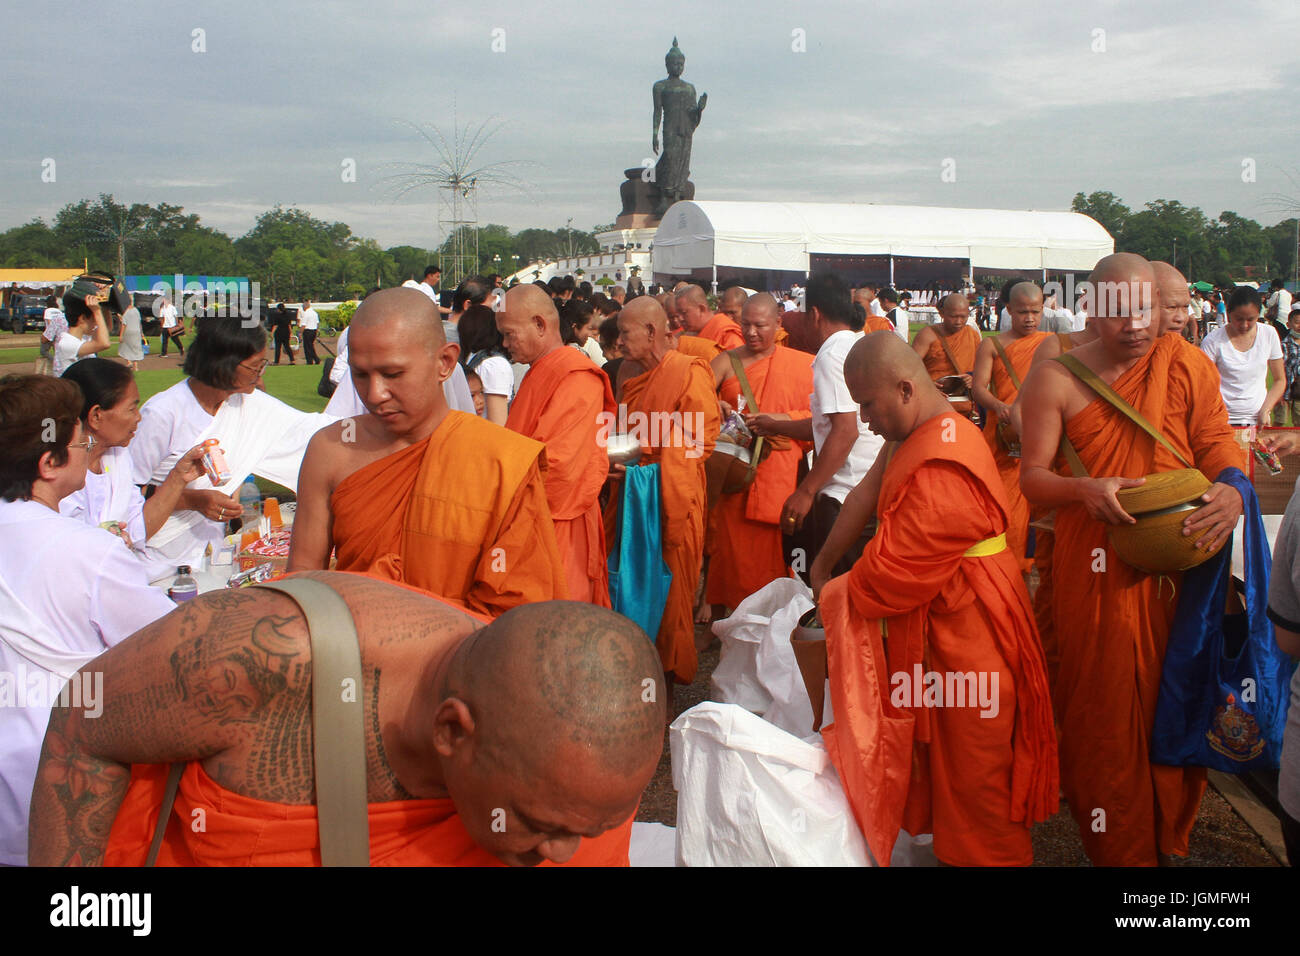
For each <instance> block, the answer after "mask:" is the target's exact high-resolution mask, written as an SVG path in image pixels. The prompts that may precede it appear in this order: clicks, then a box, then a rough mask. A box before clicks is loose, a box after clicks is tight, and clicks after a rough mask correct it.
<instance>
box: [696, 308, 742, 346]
mask: <svg viewBox="0 0 1300 956" xmlns="http://www.w3.org/2000/svg"><path fill="white" fill-rule="evenodd" d="M700 338H702V339H712V340H713V341H715V342H717V343H718V347H719V348H720V349H722V351H724V352H726V351H729V350H731V349H738V348H740V347H741V346H742V345H744V344H745V336H743V335H742V334H741V332H740V326H739V325H737V324H736V320H735V319H733V318H732V317H731V316H729V315H727V313H725V312H719V313H718V314H717V315H715V316H714V317H713V318H711V319H709V321H708V322H707V323H706V324H705V326H704V328H702V329H700Z"/></svg>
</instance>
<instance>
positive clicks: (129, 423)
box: [59, 358, 203, 556]
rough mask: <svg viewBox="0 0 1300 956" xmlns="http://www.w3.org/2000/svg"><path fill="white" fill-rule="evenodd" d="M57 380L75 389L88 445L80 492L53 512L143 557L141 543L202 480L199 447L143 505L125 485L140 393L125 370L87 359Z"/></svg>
mask: <svg viewBox="0 0 1300 956" xmlns="http://www.w3.org/2000/svg"><path fill="white" fill-rule="evenodd" d="M63 378H65V379H67V380H69V381H72V382H76V384H77V385H78V387H80V389H81V398H82V401H81V427H82V429H83V431H84V432H85V433H86V434H87V435H89V436H90V438H91V440H92V441H93V445H92V447H91V449H90V458H89V460H88V461H87V463H86V484H85V487H83V488H81V489H80V490H78V491H74V492H73V493H72V494H70V495H68V497H66V498H64V499H63V500H62V501H60V502H59V511H60V512H61V513H62V514H65V515H67V516H68V517H70V518H77V519H78V520H80V521H84V522H85V523H86V524H88V525H92V526H94V527H99V528H106V529H107V530H109V531H111V532H113V533H114V534H116V535H117V536H118V537H120V538H121V539H122V540H123V541H125V542H126V545H127V547H128V548H131V549H132V550H134V551H136V552H137V553H139V554H140V555H141V556H143V554H144V545H145V541H147V540H148V539H149V538H150V537H151V536H152V535H153V534H154V533H155V532H156V531H157V530H158V529H159V528H161V527H162V526H163V522H164V521H166V520H167V519H168V518H169V517H170V516H171V513H172V512H173V511H175V510H176V509H177V508H178V507H181V502H182V500H183V498H184V493H185V486H186V485H187V484H188V483H189V482H191V481H194V480H195V479H196V478H198V477H199V476H200V475H202V474H203V466H202V465H201V464H200V462H199V459H200V458H201V457H202V455H203V446H202V445H195V446H194V447H193V448H191V449H190V450H189V451H188V452H186V453H185V454H184V455H182V456H181V458H180V459H179V460H177V462H176V464H175V465H173V466H172V469H171V471H170V472H169V473H168V475H167V478H166V479H165V480H164V481H163V482H162V483H161V484H160V485H158V486H157V490H156V491H155V492H154V494H153V496H152V497H151V498H149V500H148V501H146V500H145V498H144V495H143V494H141V493H140V488H139V487H138V486H137V485H136V484H135V483H134V482H133V481H132V480H131V456H130V454H129V453H128V452H127V450H126V446H127V445H129V444H130V443H131V439H132V438H133V437H134V436H135V430H136V426H137V425H139V424H140V389H139V388H138V387H137V386H136V384H135V376H134V375H133V374H132V373H131V370H130V369H129V368H128V367H127V366H125V365H119V364H117V363H116V362H111V361H109V360H108V359H101V358H88V359H82V360H81V361H80V362H78V363H77V364H76V365H73V366H71V367H70V368H69V369H68V370H67V371H66V372H64V373H63Z"/></svg>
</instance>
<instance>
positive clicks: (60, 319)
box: [36, 296, 68, 375]
mask: <svg viewBox="0 0 1300 956" xmlns="http://www.w3.org/2000/svg"><path fill="white" fill-rule="evenodd" d="M45 305H46V308H45V313H44V315H43V318H44V320H45V328H44V330H43V331H42V332H41V354H40V356H39V357H38V358H37V359H36V374H37V375H53V374H54V343H55V342H57V341H58V338H59V336H60V335H62V334H63V333H64V332H66V331H67V330H68V320H67V319H66V318H65V317H64V315H63V310H62V309H60V308H59V300H58V299H56V298H55V297H54V296H50V297H49V299H47V300H46V303H45Z"/></svg>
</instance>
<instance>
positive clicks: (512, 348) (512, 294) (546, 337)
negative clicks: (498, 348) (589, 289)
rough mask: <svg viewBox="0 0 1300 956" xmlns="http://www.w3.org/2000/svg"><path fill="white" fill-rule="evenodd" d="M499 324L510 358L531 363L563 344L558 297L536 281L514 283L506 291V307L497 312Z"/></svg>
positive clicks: (522, 363)
mask: <svg viewBox="0 0 1300 956" xmlns="http://www.w3.org/2000/svg"><path fill="white" fill-rule="evenodd" d="M496 324H497V331H499V332H500V333H501V338H502V341H503V343H504V344H505V347H506V351H508V352H509V353H510V358H511V360H512V361H515V362H518V363H520V364H521V365H532V364H533V363H534V362H536V361H537V360H538V359H539V358H541V357H542V356H543V355H546V354H547V353H548V352H551V351H553V350H555V349H558V348H560V347H561V346H563V345H564V339H563V337H562V336H561V335H560V314H559V312H557V311H556V309H555V300H554V299H552V298H551V296H550V294H549V293H548V292H547V291H546V290H544V289H541V288H538V287H537V286H534V285H519V286H515V287H514V288H513V289H511V290H510V291H508V292H507V293H506V307H505V311H503V312H499V313H497V315H496Z"/></svg>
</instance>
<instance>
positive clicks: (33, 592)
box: [0, 375, 175, 866]
mask: <svg viewBox="0 0 1300 956" xmlns="http://www.w3.org/2000/svg"><path fill="white" fill-rule="evenodd" d="M80 410H81V395H80V393H79V392H78V390H77V387H76V386H75V385H74V384H73V383H72V382H69V381H65V380H61V379H56V378H50V377H49V376H44V375H27V376H10V377H8V378H5V379H2V380H0V673H4V674H5V675H6V677H7V678H8V679H9V681H10V684H9V690H10V692H13V691H15V690H16V693H15V694H14V696H13V697H12V698H11V699H7V700H5V705H4V706H0V741H3V745H2V746H0V865H4V866H23V865H25V864H26V862H27V839H28V832H27V831H28V815H29V811H30V803H31V793H32V787H33V785H34V784H35V780H36V769H37V765H38V762H39V759H40V754H41V745H42V741H43V740H44V738H45V729H46V726H47V725H48V724H49V723H50V720H51V713H52V712H53V711H54V710H55V708H58V709H59V710H60V711H62V710H64V709H66V708H69V707H75V708H78V709H81V710H82V711H83V712H84V713H85V715H86V716H88V717H95V716H98V713H97V712H96V711H97V708H102V702H103V691H104V687H103V681H102V679H101V680H99V681H98V683H97V682H96V681H95V674H94V672H93V669H90V670H87V671H84V672H81V673H78V671H79V669H80V668H82V667H83V666H84V665H86V664H87V663H89V662H90V661H92V660H94V658H96V657H97V656H99V655H100V654H101V653H102V652H103V651H105V650H107V649H108V648H110V647H112V646H113V645H115V644H117V643H119V642H121V641H122V640H124V639H125V638H127V637H129V636H130V635H131V634H133V633H134V632H136V631H137V630H139V629H140V628H142V627H144V626H146V625H147V624H149V623H151V622H153V621H155V620H157V619H158V618H160V617H162V616H163V615H165V614H167V613H168V612H169V611H171V610H172V609H173V608H174V607H175V605H173V604H172V602H171V601H170V600H169V599H168V598H167V595H166V594H165V593H164V592H163V591H162V590H160V589H157V588H151V587H149V586H148V583H147V581H146V580H145V574H144V569H143V568H142V567H141V565H140V563H139V562H138V561H136V560H135V559H134V558H133V557H132V556H131V554H130V552H129V551H127V550H126V549H125V548H123V547H122V545H121V543H120V542H119V541H118V540H117V539H116V538H114V537H113V536H112V535H110V534H109V533H108V532H106V531H103V530H101V529H99V528H91V527H87V526H86V525H84V524H82V523H81V522H79V521H76V520H74V519H72V518H67V517H64V516H63V515H61V514H59V510H58V509H59V502H60V501H61V500H62V499H64V498H65V497H66V496H67V495H69V494H71V493H72V492H74V491H76V490H77V489H78V488H80V487H81V485H82V483H83V482H84V481H85V476H86V464H87V460H88V458H89V446H90V445H91V440H90V439H89V437H88V436H86V435H84V434H83V432H82V429H81V422H80V420H79V418H78V413H79V412H80ZM51 423H53V428H54V440H53V441H51V440H50V424H51ZM72 773H75V770H73V769H72V768H69V774H72ZM55 786H56V788H59V787H60V786H63V787H67V788H73V789H74V794H75V787H76V786H77V781H76V780H75V779H74V778H72V777H71V776H70V777H69V778H68V779H67V780H64V781H55ZM69 862H83V863H95V862H99V861H97V860H83V861H75V860H74V861H69Z"/></svg>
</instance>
